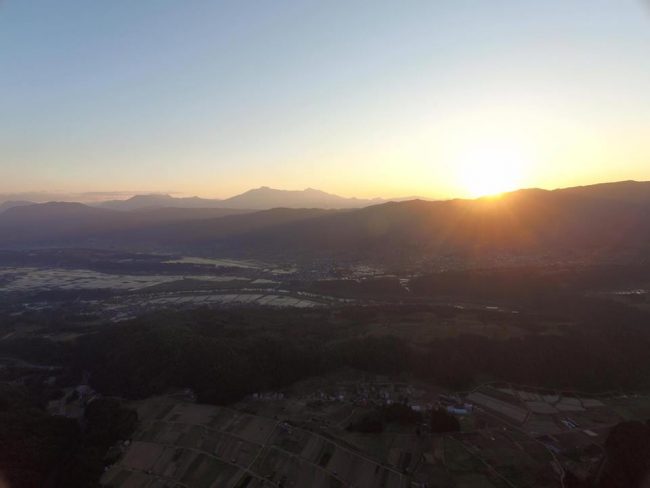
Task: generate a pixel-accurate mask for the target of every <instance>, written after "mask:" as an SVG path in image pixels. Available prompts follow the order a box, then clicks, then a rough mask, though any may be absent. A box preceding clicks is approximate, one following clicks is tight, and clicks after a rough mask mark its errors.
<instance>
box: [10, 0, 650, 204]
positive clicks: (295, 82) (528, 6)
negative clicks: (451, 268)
mask: <svg viewBox="0 0 650 488" xmlns="http://www.w3.org/2000/svg"><path fill="white" fill-rule="evenodd" d="M625 179H636V180H650V3H649V2H648V0H544V1H540V0H534V1H527V0H491V1H487V0H480V1H479V0H435V1H434V0H422V1H416V0H399V1H384V0H367V1H356V0H345V1H338V0H329V1H310V0H301V1H282V0H273V1H272V0H260V1H247V0H234V1H228V2H222V1H194V0H182V1H181V0H175V1H171V0H138V1H133V0H111V1H88V0H76V1H73V0H56V1H55V0H0V193H9V192H22V191H50V192H51V191H64V192H85V191H111V192H112V191H156V192H177V193H178V194H183V195H201V196H206V197H227V196H230V195H233V194H236V193H239V192H242V191H244V190H247V189H249V188H253V187H259V186H263V185H266V186H271V187H276V188H285V189H303V188H306V187H315V188H319V189H323V190H326V191H330V192H333V193H338V194H341V195H345V196H358V197H371V196H373V197H374V196H383V197H396V196H409V195H420V196H424V197H431V198H445V197H456V196H461V197H462V196H476V195H480V194H485V193H493V192H498V191H503V190H509V189H514V188H516V187H541V188H557V187H566V186H574V185H581V184H591V183H597V182H603V181H617V180H625Z"/></svg>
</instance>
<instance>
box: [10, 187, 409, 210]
mask: <svg viewBox="0 0 650 488" xmlns="http://www.w3.org/2000/svg"><path fill="white" fill-rule="evenodd" d="M87 195H88V194H80V195H78V196H77V197H75V195H58V196H57V195H52V194H34V193H32V194H14V195H0V201H2V200H5V201H4V202H3V203H1V204H0V212H2V211H3V210H6V209H7V208H11V207H16V206H22V205H26V204H30V203H45V202H47V201H73V202H79V203H87V204H89V205H93V206H96V207H100V208H108V209H112V210H123V211H131V210H145V209H154V208H224V209H252V210H268V209H271V208H278V207H285V208H326V209H336V208H361V207H367V206H368V205H375V204H379V203H385V202H387V201H389V200H386V199H381V198H374V199H363V198H345V197H341V196H338V195H334V194H332V193H326V192H324V191H321V190H315V189H313V188H307V189H305V190H278V189H275V188H269V187H266V186H263V187H260V188H255V189H252V190H248V191H246V192H244V193H242V194H240V195H235V196H233V197H230V198H226V199H222V200H220V199H212V198H200V197H174V196H172V195H168V194H142V195H133V196H131V197H130V198H125V199H124V198H122V199H112V200H105V201H97V200H92V201H90V202H88V201H85V198H86V197H85V196H87ZM92 196H93V197H96V196H97V195H96V194H94V193H93V194H92ZM29 197H32V198H34V197H35V198H36V200H30V199H29ZM44 198H45V199H44ZM407 199H408V198H400V199H396V201H399V200H407Z"/></svg>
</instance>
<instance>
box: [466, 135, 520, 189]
mask: <svg viewBox="0 0 650 488" xmlns="http://www.w3.org/2000/svg"><path fill="white" fill-rule="evenodd" d="M455 159H456V161H455V162H454V166H455V169H456V175H457V179H458V185H459V186H460V187H461V189H462V190H463V191H464V193H465V194H466V195H467V196H469V197H481V196H488V195H498V194H500V193H503V192H507V191H511V190H516V189H518V188H521V186H522V184H523V181H524V175H525V172H526V170H527V169H528V168H529V166H530V158H529V157H528V156H527V154H526V151H524V150H523V148H522V147H520V146H518V145H517V144H513V143H508V144H504V143H495V142H488V143H482V144H474V145H470V146H466V147H464V148H463V149H462V150H461V151H460V152H459V154H458V155H457V158H455Z"/></svg>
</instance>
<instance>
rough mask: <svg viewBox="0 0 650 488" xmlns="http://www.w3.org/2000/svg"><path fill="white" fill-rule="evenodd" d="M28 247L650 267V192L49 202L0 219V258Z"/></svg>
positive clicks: (623, 185)
mask: <svg viewBox="0 0 650 488" xmlns="http://www.w3.org/2000/svg"><path fill="white" fill-rule="evenodd" d="M262 190H264V189H262ZM262 193H264V192H262ZM254 194H255V193H254ZM257 194H259V193H257ZM244 195H246V194H244ZM170 198H171V197H170ZM251 201H252V200H251V199H246V202H251ZM30 246H94V247H102V246H110V247H111V248H123V249H138V250H174V251H179V252H197V253H201V254H210V253H212V254H215V255H247V256H257V257H271V256H284V257H287V258H291V257H295V258H305V259H314V258H321V257H333V256H337V257H342V256H344V257H349V258H355V259H356V258H360V259H362V258H370V257H377V258H382V257H387V258H391V259H395V258H398V257H411V258H412V257H422V256H444V255H459V254H461V255H465V256H482V255H498V254H503V253H507V254H509V255H513V256H523V255H525V256H548V255H555V256H561V257H563V258H566V259H570V258H572V257H579V258H581V259H610V258H611V257H613V256H614V257H616V256H622V255H626V256H628V255H633V256H635V257H636V258H641V259H647V258H648V257H649V256H650V182H634V181H626V182H617V183H608V184H599V185H591V186H585V187H574V188H566V189H560V190H553V191H547V190H539V189H528V190H519V191H515V192H511V193H507V194H504V195H502V196H500V197H498V198H480V199H474V200H462V199H457V200H446V201H423V200H409V201H404V202H388V203H381V204H377V205H370V206H367V207H364V208H360V209H356V208H355V209H343V210H334V209H327V208H320V209H318V208H312V209H305V208H302V209H299V208H275V209H270V210H262V211H252V210H244V209H235V208H228V209H226V208H212V209H210V208H185V209H182V208H154V209H147V210H131V211H124V210H114V209H110V208H105V207H92V206H88V205H83V204H79V203H46V204H37V205H25V206H16V207H13V208H10V209H8V210H5V211H4V213H2V214H0V248H8V247H30Z"/></svg>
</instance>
